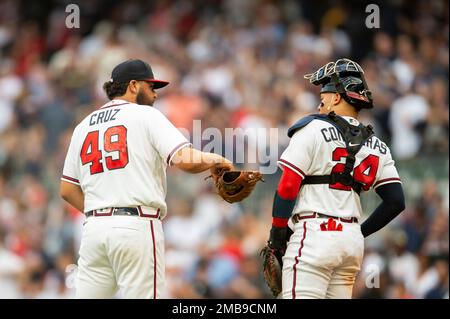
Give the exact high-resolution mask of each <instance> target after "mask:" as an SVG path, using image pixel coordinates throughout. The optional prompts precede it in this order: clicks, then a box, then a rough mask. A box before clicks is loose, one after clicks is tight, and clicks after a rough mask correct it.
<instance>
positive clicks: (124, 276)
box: [110, 216, 165, 299]
mask: <svg viewBox="0 0 450 319" xmlns="http://www.w3.org/2000/svg"><path fill="white" fill-rule="evenodd" d="M116 218H122V221H120V226H117V227H115V228H114V236H112V238H115V239H117V240H114V242H111V245H110V247H111V252H112V253H111V254H110V259H111V263H112V265H113V268H114V270H115V273H116V278H117V284H118V286H119V288H120V292H121V295H122V296H123V298H133V299H156V298H161V296H162V292H163V289H164V285H165V277H164V268H165V264H164V237H163V236H164V234H163V230H162V225H161V221H160V220H158V219H151V218H140V217H137V218H133V217H132V218H130V217H122V216H117V217H116ZM125 222H127V223H128V224H127V225H125V224H124V223H125Z"/></svg>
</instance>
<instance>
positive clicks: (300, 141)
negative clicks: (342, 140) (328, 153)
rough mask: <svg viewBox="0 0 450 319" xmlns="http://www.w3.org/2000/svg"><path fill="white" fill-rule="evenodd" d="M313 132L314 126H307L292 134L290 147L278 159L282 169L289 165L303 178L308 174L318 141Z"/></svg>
mask: <svg viewBox="0 0 450 319" xmlns="http://www.w3.org/2000/svg"><path fill="white" fill-rule="evenodd" d="M311 133H312V127H311V126H306V127H304V128H302V129H300V130H298V131H297V132H296V133H295V134H294V135H293V136H292V138H291V140H290V141H289V145H288V147H287V148H286V149H285V150H284V152H283V153H282V154H281V156H280V159H279V160H278V166H279V167H280V168H281V169H283V167H289V168H290V169H291V170H293V171H294V172H296V173H297V174H299V175H300V176H301V177H302V178H305V176H307V175H308V173H309V168H310V166H311V161H312V154H313V150H314V143H315V141H316V140H315V137H314V134H311Z"/></svg>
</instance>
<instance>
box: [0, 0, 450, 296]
mask: <svg viewBox="0 0 450 319" xmlns="http://www.w3.org/2000/svg"><path fill="white" fill-rule="evenodd" d="M70 2H72V3H73V2H74V1H70ZM371 2H374V3H377V1H371ZM68 3H69V2H67V1H64V0H59V1H27V0H22V1H14V0H0V298H71V297H73V294H74V289H73V278H74V276H75V275H76V267H75V266H74V265H75V264H76V259H77V253H78V247H79V242H80V232H81V228H82V223H83V220H84V216H83V215H82V214H81V213H79V212H77V211H76V210H75V209H74V208H72V207H70V206H68V205H67V204H65V203H64V202H63V201H62V200H61V199H60V198H59V196H58V187H59V178H60V175H61V171H62V165H63V161H64V158H65V155H66V151H67V147H68V145H69V142H70V137H71V134H72V131H73V129H74V127H75V125H76V124H77V123H78V122H79V121H80V120H81V119H83V118H84V117H85V116H86V115H87V114H89V113H90V112H92V111H93V110H95V109H96V108H98V107H99V106H101V105H102V104H104V103H105V102H106V101H107V100H106V96H105V94H104V92H102V85H103V83H104V82H105V81H108V80H109V78H110V72H111V70H112V68H113V67H114V66H115V65H116V64H118V63H120V62H122V61H123V60H125V59H127V58H140V59H143V60H145V61H148V62H149V63H150V64H151V65H152V68H153V71H154V73H155V74H156V76H157V78H161V79H164V80H168V81H170V85H169V86H167V87H166V88H164V89H162V90H159V91H158V95H159V98H158V100H157V102H156V103H155V107H157V108H158V109H160V110H161V111H162V112H163V113H164V114H166V115H167V116H168V117H169V119H170V120H171V121H172V122H173V123H174V124H175V125H176V126H177V127H180V128H184V129H187V130H188V131H192V129H193V127H192V126H193V120H195V119H201V121H202V122H201V125H202V127H203V128H207V127H216V128H219V129H220V130H221V131H224V129H225V128H227V127H229V128H237V127H240V128H244V129H245V128H278V136H276V137H275V138H273V137H272V138H270V139H269V141H268V142H267V143H268V144H271V143H275V144H276V149H277V150H278V153H277V154H271V156H273V158H274V159H275V160H276V158H277V157H278V156H279V154H281V152H282V151H283V149H284V148H285V147H286V145H287V143H288V142H289V141H288V139H287V136H286V130H287V128H288V127H289V125H290V124H292V123H293V122H295V121H296V120H297V119H298V118H300V117H302V116H304V115H306V114H310V113H313V112H314V111H315V109H316V107H317V105H318V104H319V100H318V88H317V87H312V86H310V85H309V83H308V82H307V81H305V80H303V75H304V74H306V73H310V72H313V71H314V70H316V69H317V68H318V67H320V66H322V65H323V64H325V63H327V62H328V61H331V60H336V59H337V58H340V57H349V58H352V59H355V60H357V61H358V62H360V64H361V66H362V67H363V69H364V70H365V74H366V79H367V82H368V85H369V87H370V89H371V90H372V91H373V93H374V100H375V108H374V109H373V110H371V111H367V112H363V113H362V114H361V119H362V122H364V123H372V124H373V125H374V127H375V131H376V133H377V135H378V136H379V137H381V138H382V139H384V140H385V141H386V142H388V144H389V145H390V147H391V151H392V153H393V156H394V159H395V160H396V161H397V166H398V167H399V168H401V167H402V164H403V163H411V162H413V163H414V161H415V160H417V159H423V158H431V159H434V158H443V159H444V168H446V173H447V174H446V175H447V176H445V175H443V173H442V172H438V173H437V176H438V177H437V178H430V179H428V180H426V181H423V182H421V183H420V185H421V187H420V190H419V192H417V191H416V192H410V190H409V186H408V182H409V181H408V180H406V181H405V180H404V187H405V191H406V193H407V195H408V194H415V195H414V196H407V208H406V210H405V212H403V213H402V214H401V216H399V217H398V218H397V219H396V220H395V221H394V222H393V223H392V224H391V225H389V227H387V228H386V229H384V230H382V231H380V232H379V233H376V234H374V235H372V236H371V237H370V238H368V239H367V245H366V254H365V258H364V264H363V267H362V269H361V273H360V275H359V277H358V280H357V282H356V284H355V290H354V298H448V297H449V295H448V283H449V279H448V252H449V247H448V245H449V225H448V222H449V213H448V212H449V208H448V202H447V200H448V191H449V189H448V142H449V141H448V135H449V134H448V133H449V132H448V128H449V109H448V107H449V99H448V89H447V87H448V79H449V73H448V72H449V28H448V1H445V0H442V1H437V0H414V1H405V0H403V1H402V0H400V1H383V2H382V3H379V5H380V13H381V21H380V26H381V27H380V28H379V29H368V28H366V27H365V19H366V16H367V15H368V13H366V12H365V5H363V2H361V1H323V2H322V1H321V2H320V5H319V4H316V3H315V2H314V1H306V0H305V1H294V0H280V1H275V0H263V1H257V0H247V1H239V0H226V1H225V0H214V1H206V0H198V1H192V2H190V1H181V0H178V1H168V0H155V1H140V0H130V1H102V0H96V1H89V2H88V1H83V2H82V3H80V4H79V7H80V12H81V19H80V28H79V29H69V28H66V27H65V20H66V16H67V14H68V13H66V12H65V7H66V5H67V4H68ZM207 142H208V141H207V140H206V141H203V143H204V144H206V143H207ZM266 147H268V146H267V145H266ZM230 159H231V158H230ZM445 163H446V165H445ZM241 166H242V167H245V165H241ZM416 169H417V168H416ZM417 171H420V169H417ZM408 176H409V175H408ZM203 177H204V176H198V175H188V174H185V173H182V172H179V171H177V170H174V169H169V173H168V195H167V202H168V208H169V213H168V217H167V218H166V219H165V220H164V222H163V225H164V229H165V235H166V238H165V239H166V268H167V270H166V277H167V291H166V293H165V298H270V297H271V294H270V291H269V290H268V289H267V287H266V286H265V284H264V281H263V279H262V275H261V266H260V261H261V260H260V258H259V256H258V254H259V251H260V249H261V248H262V247H263V246H264V244H265V242H266V240H267V238H268V235H269V229H270V224H271V205H272V203H271V201H272V197H273V191H274V189H275V187H276V182H277V179H278V177H279V172H278V173H276V174H273V175H271V176H268V177H267V183H266V184H264V185H260V186H258V188H257V190H256V192H255V195H254V196H253V195H252V197H251V198H249V199H247V200H246V201H245V202H244V203H243V204H235V205H230V204H227V203H226V202H223V201H220V200H219V199H218V198H217V196H216V195H215V194H214V193H213V192H212V189H211V184H210V183H208V182H205V181H203ZM412 177H414V172H413V174H412ZM417 194H419V195H417ZM369 213H370V211H367V212H366V214H369ZM364 217H367V215H366V216H364ZM377 274H379V276H378V275H377Z"/></svg>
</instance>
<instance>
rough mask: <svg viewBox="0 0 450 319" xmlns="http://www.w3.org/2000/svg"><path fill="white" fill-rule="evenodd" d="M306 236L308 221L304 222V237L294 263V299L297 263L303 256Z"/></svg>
mask: <svg viewBox="0 0 450 319" xmlns="http://www.w3.org/2000/svg"><path fill="white" fill-rule="evenodd" d="M305 238H306V222H303V238H302V240H301V242H300V248H299V249H298V255H297V256H296V257H295V263H294V280H293V283H292V299H295V286H296V285H297V264H298V259H299V258H300V257H301V256H302V249H303V242H304V241H305Z"/></svg>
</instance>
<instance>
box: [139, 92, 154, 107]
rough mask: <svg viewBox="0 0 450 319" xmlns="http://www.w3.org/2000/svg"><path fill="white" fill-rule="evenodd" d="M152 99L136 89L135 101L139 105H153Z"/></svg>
mask: <svg viewBox="0 0 450 319" xmlns="http://www.w3.org/2000/svg"><path fill="white" fill-rule="evenodd" d="M153 102H154V100H153V99H152V98H150V97H149V96H148V95H147V94H145V93H144V92H142V90H139V91H138V94H137V95H136V103H137V104H141V105H150V106H151V105H153Z"/></svg>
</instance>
